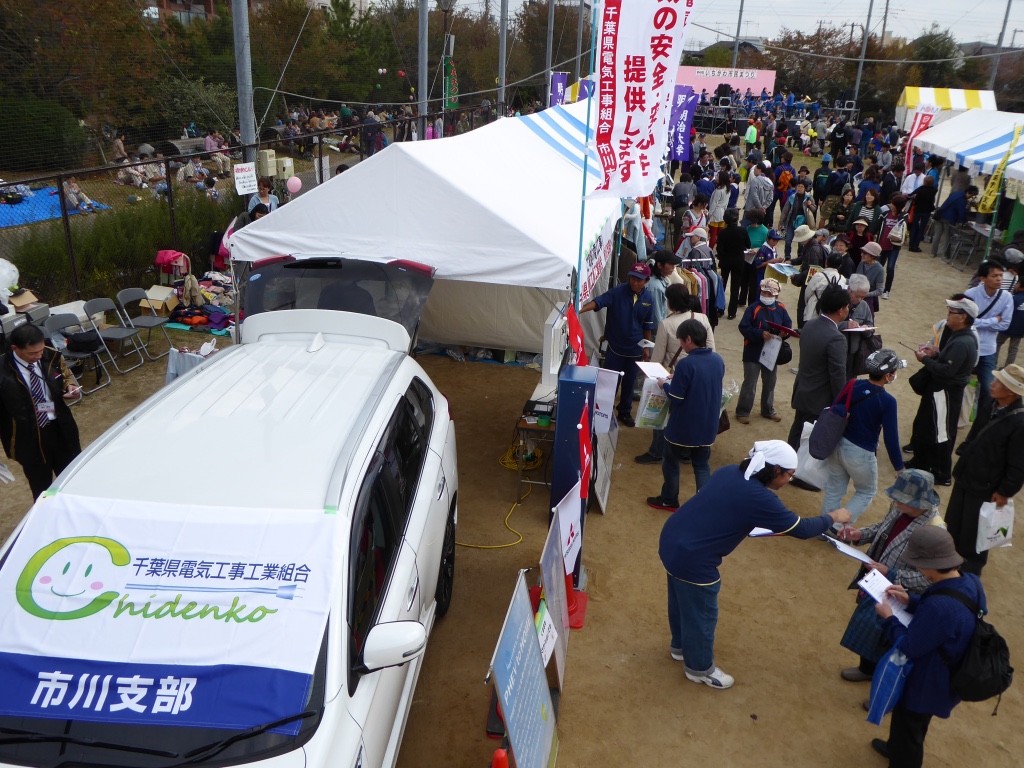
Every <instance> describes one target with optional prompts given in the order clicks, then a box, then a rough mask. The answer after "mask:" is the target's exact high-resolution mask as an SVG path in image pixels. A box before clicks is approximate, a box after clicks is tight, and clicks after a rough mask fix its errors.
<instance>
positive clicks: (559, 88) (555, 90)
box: [548, 72, 569, 107]
mask: <svg viewBox="0 0 1024 768" xmlns="http://www.w3.org/2000/svg"><path fill="white" fill-rule="evenodd" d="M568 83H569V73H568V72H552V73H551V100H550V102H549V103H548V106H549V107H557V106H558V105H559V104H564V103H565V86H566V85H567V84H568Z"/></svg>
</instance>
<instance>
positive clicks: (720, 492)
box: [658, 440, 850, 690]
mask: <svg viewBox="0 0 1024 768" xmlns="http://www.w3.org/2000/svg"><path fill="white" fill-rule="evenodd" d="M794 472H796V451H794V450H793V449H792V448H790V447H789V446H788V445H786V443H784V442H783V441H782V440H764V441H759V442H756V443H754V447H753V448H752V449H751V450H750V452H749V454H748V458H746V459H744V461H743V462H742V463H741V464H739V465H736V464H731V465H729V466H725V467H722V468H721V469H719V470H718V471H716V472H715V473H714V474H713V475H712V476H711V480H710V481H709V482H708V484H707V485H705V486H704V487H703V488H702V489H701V491H700V493H697V494H694V495H693V496H691V497H690V498H689V499H688V500H687V502H686V503H685V504H683V506H681V507H680V508H679V509H677V510H676V511H675V512H673V513H672V515H671V516H670V517H669V519H668V520H667V521H666V522H665V525H664V527H663V528H662V529H661V540H660V543H659V547H658V555H659V557H660V558H661V563H662V565H663V566H664V567H665V571H666V572H667V575H668V623H669V630H670V632H671V642H670V645H669V652H670V654H671V655H672V658H673V659H675V660H676V661H682V662H683V663H684V668H683V669H684V672H685V674H686V679H687V680H690V681H691V682H694V683H703V684H704V685H707V686H710V687H711V688H714V689H716V690H724V689H726V688H730V687H732V685H733V683H734V682H735V680H734V679H733V677H732V675H728V674H726V673H725V672H723V671H722V670H721V669H720V668H719V667H718V666H716V665H715V654H714V646H715V628H716V626H717V624H718V593H719V591H720V590H721V588H722V576H721V574H720V573H719V571H718V567H719V566H720V565H721V563H722V559H723V558H724V557H725V556H726V555H728V554H729V553H730V552H732V551H733V550H734V549H736V547H738V546H739V545H740V544H741V543H742V542H743V540H744V539H746V538H747V535H748V534H749V533H750V532H751V531H752V530H753V529H754V528H758V527H760V528H767V529H769V530H771V531H773V532H775V533H781V534H786V535H787V536H793V537H795V538H798V539H814V538H817V537H818V536H820V535H821V534H823V533H824V532H825V531H827V530H829V529H830V528H831V527H832V525H833V524H834V523H848V522H849V521H850V513H849V512H847V511H846V510H845V509H838V510H836V511H835V512H832V513H831V514H828V515H821V516H820V517H815V518H801V517H800V516H799V515H797V514H796V512H793V511H792V510H789V509H787V508H786V506H785V505H784V504H783V503H782V501H781V500H780V499H779V497H778V495H777V494H776V493H775V491H777V490H779V489H780V488H782V487H783V486H785V485H786V484H787V483H788V482H790V480H792V478H793V473H794Z"/></svg>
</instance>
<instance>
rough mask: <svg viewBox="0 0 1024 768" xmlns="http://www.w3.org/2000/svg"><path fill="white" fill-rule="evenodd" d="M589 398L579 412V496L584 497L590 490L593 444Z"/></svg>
mask: <svg viewBox="0 0 1024 768" xmlns="http://www.w3.org/2000/svg"><path fill="white" fill-rule="evenodd" d="M589 411H590V399H589V398H587V399H585V400H584V401H583V413H582V414H580V421H579V424H577V425H576V427H577V429H579V432H580V498H581V499H586V498H587V494H588V492H589V490H590V468H591V466H592V461H593V455H594V450H593V445H591V442H590V414H589Z"/></svg>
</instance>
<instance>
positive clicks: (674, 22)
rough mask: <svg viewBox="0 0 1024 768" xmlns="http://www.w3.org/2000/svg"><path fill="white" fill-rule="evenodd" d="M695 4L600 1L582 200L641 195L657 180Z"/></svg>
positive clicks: (664, 0) (692, 0)
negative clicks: (593, 159)
mask: <svg viewBox="0 0 1024 768" xmlns="http://www.w3.org/2000/svg"><path fill="white" fill-rule="evenodd" d="M696 2H697V0H629V2H628V3H627V2H625V1H624V0H605V3H604V7H603V9H602V11H601V18H600V22H599V27H598V30H597V31H598V36H597V44H598V51H597V53H598V56H599V57H600V58H599V62H598V69H597V73H596V74H597V78H598V79H597V98H598V110H597V131H596V149H597V154H598V157H599V158H600V161H601V165H602V169H603V175H604V178H603V180H602V182H601V184H600V185H599V186H598V187H597V188H596V189H595V190H594V191H592V192H591V193H590V195H588V197H641V196H644V195H649V194H650V193H651V191H652V190H653V189H654V187H655V185H656V184H657V182H658V180H659V179H660V178H661V158H662V155H664V153H665V147H666V143H667V141H668V120H669V111H670V107H671V101H672V96H673V93H674V90H675V84H676V75H677V73H678V71H679V57H680V53H681V51H682V46H683V40H684V37H685V34H686V28H687V25H688V23H689V21H690V15H691V14H692V13H693V8H694V5H695V4H696Z"/></svg>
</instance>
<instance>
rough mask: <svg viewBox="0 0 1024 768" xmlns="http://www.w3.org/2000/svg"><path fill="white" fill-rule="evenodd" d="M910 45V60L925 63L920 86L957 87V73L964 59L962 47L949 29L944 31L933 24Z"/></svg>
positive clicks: (922, 68)
mask: <svg viewBox="0 0 1024 768" xmlns="http://www.w3.org/2000/svg"><path fill="white" fill-rule="evenodd" d="M910 45H911V53H910V59H911V60H912V61H919V62H922V63H923V66H922V67H921V70H920V72H921V82H920V83H919V85H921V86H924V87H925V88H950V87H953V86H954V85H955V82H956V73H957V70H958V69H959V67H960V66H961V65H962V64H963V59H962V54H961V52H960V46H959V45H957V42H956V40H954V39H953V35H952V34H950V32H949V30H948V29H946V30H942V29H939V25H938V24H932V26H931V28H930V29H929V30H928V31H927V32H925V33H924V34H923V35H921V37H919V38H917V39H916V40H914V42H912V43H911V44H910ZM938 59H943V61H937V60H938Z"/></svg>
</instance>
